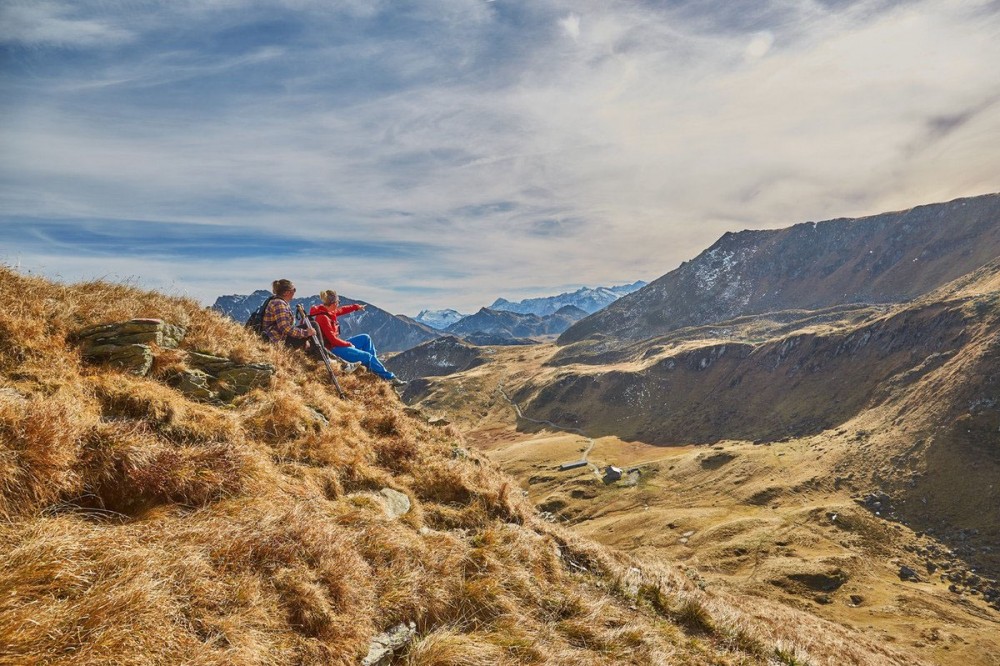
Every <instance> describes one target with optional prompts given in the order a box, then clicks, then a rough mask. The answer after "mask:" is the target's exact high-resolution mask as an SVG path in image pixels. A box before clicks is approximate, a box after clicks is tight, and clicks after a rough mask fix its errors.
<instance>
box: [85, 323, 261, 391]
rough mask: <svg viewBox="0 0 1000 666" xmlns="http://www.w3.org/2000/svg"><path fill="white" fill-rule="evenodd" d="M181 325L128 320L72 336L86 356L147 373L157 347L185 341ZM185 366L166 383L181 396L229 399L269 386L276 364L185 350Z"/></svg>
mask: <svg viewBox="0 0 1000 666" xmlns="http://www.w3.org/2000/svg"><path fill="white" fill-rule="evenodd" d="M185 332H186V331H185V329H184V327H182V326H176V325H173V324H168V323H166V322H164V321H161V320H159V319H132V320H130V321H126V322H120V323H113V324H101V325H100V326H92V327H90V328H85V329H83V330H82V331H79V332H77V333H76V334H74V335H72V336H71V339H72V340H73V341H75V342H76V343H77V344H78V345H79V346H80V350H81V353H82V355H83V358H84V360H86V361H89V362H91V363H101V364H105V365H111V366H116V367H119V368H122V369H123V370H125V371H127V372H131V373H132V374H135V375H139V376H145V375H146V374H148V373H149V370H150V369H151V368H152V366H153V360H154V357H155V350H156V349H174V348H176V347H177V346H178V345H180V344H181V342H182V341H183V340H184V335H185ZM185 358H186V361H187V365H188V367H187V368H186V369H184V370H181V371H178V372H176V373H174V374H173V375H172V376H171V377H170V378H169V380H168V381H169V383H170V384H171V385H172V386H173V387H174V388H176V389H177V390H179V391H180V392H181V393H183V394H184V395H186V396H188V397H189V398H192V399H194V400H202V401H206V402H229V401H231V400H232V399H233V398H235V397H236V396H239V395H243V394H245V393H249V392H250V391H251V390H253V389H255V388H261V387H266V386H269V385H270V383H271V378H272V377H273V376H274V366H271V365H269V364H266V363H237V362H236V361H233V360H232V359H228V358H224V357H221V356H212V355H210V354H203V353H200V352H193V351H189V352H187V353H186V356H185Z"/></svg>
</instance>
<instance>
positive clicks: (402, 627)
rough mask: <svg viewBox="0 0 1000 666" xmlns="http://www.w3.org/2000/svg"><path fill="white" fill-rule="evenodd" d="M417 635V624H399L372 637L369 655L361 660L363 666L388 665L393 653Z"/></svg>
mask: <svg viewBox="0 0 1000 666" xmlns="http://www.w3.org/2000/svg"><path fill="white" fill-rule="evenodd" d="M416 635H417V625H416V624H414V623H413V622H410V623H409V624H397V625H396V626H395V627H393V628H392V629H389V630H388V631H386V632H384V633H381V634H379V635H378V636H376V637H375V638H373V639H372V642H371V645H370V646H369V648H368V655H367V656H366V657H365V658H364V659H362V660H361V666H386V665H387V664H389V660H390V659H391V658H392V655H393V654H394V653H396V652H398V651H400V650H402V649H403V648H404V647H406V646H407V645H409V644H410V643H411V642H412V641H413V638H414V637H415V636H416Z"/></svg>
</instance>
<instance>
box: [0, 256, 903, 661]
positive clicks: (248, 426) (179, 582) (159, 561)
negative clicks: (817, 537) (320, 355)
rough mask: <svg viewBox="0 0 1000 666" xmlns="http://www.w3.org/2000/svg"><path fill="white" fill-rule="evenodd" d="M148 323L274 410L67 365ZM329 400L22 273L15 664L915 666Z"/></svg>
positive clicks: (383, 393) (6, 371)
mask: <svg viewBox="0 0 1000 666" xmlns="http://www.w3.org/2000/svg"><path fill="white" fill-rule="evenodd" d="M133 317H159V318H162V319H164V320H166V321H168V322H171V323H175V324H180V325H183V326H186V327H187V329H188V335H187V338H186V339H185V341H184V343H183V345H182V350H183V349H191V350H195V349H196V350H201V351H207V352H211V353H215V354H220V355H225V356H229V357H231V358H234V359H237V360H241V361H267V362H270V363H272V364H274V365H275V366H276V367H277V375H276V380H275V382H274V385H273V386H272V387H271V388H269V389H268V390H257V391H254V392H252V393H250V394H248V395H246V396H244V397H243V398H241V399H239V400H238V401H237V402H236V404H235V405H234V406H233V407H232V408H225V409H224V408H218V407H214V406H209V405H204V404H199V403H196V402H192V401H190V400H188V399H186V398H185V397H183V396H182V395H181V394H180V393H178V392H176V391H175V390H173V389H171V388H169V387H168V386H167V385H166V383H165V381H164V380H165V379H166V378H167V377H168V376H169V374H170V372H171V371H172V370H175V369H177V368H178V367H181V366H183V364H184V354H183V351H178V350H157V359H156V363H155V364H154V369H153V371H152V374H151V376H149V377H146V378H136V377H132V376H130V375H127V374H123V373H121V372H118V371H115V370H111V369H107V368H104V367H100V366H88V365H84V364H83V363H82V362H81V360H80V356H79V351H78V350H77V349H75V348H74V347H73V346H72V345H70V344H68V343H67V339H68V337H69V336H70V335H71V334H72V333H73V332H74V331H77V330H79V329H81V328H83V327H85V326H88V325H92V324H97V323H105V322H113V321H123V320H127V319H129V318H133ZM322 377H323V373H322V369H321V368H320V367H318V366H316V365H315V364H312V363H310V362H307V361H304V360H303V359H300V358H298V357H295V356H293V355H291V354H289V353H288V352H286V351H284V350H279V349H274V348H270V347H267V346H265V345H263V344H261V343H259V342H257V341H255V340H253V339H251V338H250V337H249V336H248V335H246V334H245V333H244V332H243V331H242V330H241V329H240V328H239V327H236V326H233V325H232V324H230V323H228V322H227V321H226V320H224V319H223V318H221V317H220V316H218V315H216V314H214V313H212V312H209V311H205V310H203V309H201V308H200V307H199V306H198V305H197V304H196V303H194V302H192V301H189V300H182V299H176V298H168V297H165V296H162V295H159V294H155V293H144V292H140V291H138V290H136V289H133V288H130V287H127V286H120V285H112V284H107V283H90V284H83V285H69V286H63V285H57V284H53V283H50V282H47V281H44V280H41V279H38V278H32V277H25V276H22V275H19V274H16V273H14V272H12V271H9V270H7V269H2V268H0V562H2V563H3V566H2V567H0V645H3V646H4V649H3V650H2V651H0V664H36V663H62V664H167V663H181V662H183V663H189V664H310V663H316V664H319V663H322V664H331V663H332V664H335V663H344V664H349V663H357V662H358V661H359V659H360V658H361V657H363V656H364V654H365V653H366V651H367V648H368V645H369V642H370V640H371V638H372V637H373V636H374V635H375V634H377V633H378V632H380V631H382V630H384V629H385V628H387V627H390V626H393V625H395V624H397V623H399V622H409V621H413V622H415V623H416V625H417V628H418V631H419V636H418V639H417V641H416V642H415V643H414V644H413V645H412V646H411V647H410V649H409V650H408V651H407V652H406V654H403V655H399V656H398V660H399V661H400V662H401V663H408V664H504V663H512V664H513V663H563V664H612V663H642V664H645V663H718V664H739V663H773V661H774V660H775V659H777V660H778V661H779V663H814V664H843V663H857V664H890V663H909V661H908V660H905V659H903V658H901V657H899V656H896V655H895V653H894V652H892V651H891V650H890V649H888V648H885V647H883V646H881V645H878V644H876V643H875V642H872V641H869V640H867V639H865V638H864V637H861V636H860V635H858V634H856V633H854V632H851V631H848V630H845V629H843V628H841V627H838V626H835V625H833V624H830V623H826V622H822V621H819V620H816V619H814V618H812V617H810V616H808V615H806V614H802V613H798V612H796V611H793V610H790V609H788V608H786V607H783V606H781V605H776V604H770V603H768V602H766V601H763V600H757V599H754V600H752V601H751V600H749V599H748V598H742V597H736V596H727V595H724V594H709V593H707V592H704V591H702V590H700V589H699V588H698V587H697V586H696V585H695V584H694V582H692V581H691V580H690V579H689V578H687V577H686V576H684V575H682V574H681V573H679V572H678V570H676V569H674V568H672V567H667V566H665V565H662V564H649V563H642V562H639V561H637V560H634V559H632V558H630V557H627V556H624V555H621V554H619V553H616V552H614V551H610V550H607V549H605V548H603V547H600V546H597V545H595V544H594V543H592V542H590V541H587V540H584V539H581V538H579V537H576V536H574V535H573V534H572V533H570V532H569V531H567V530H564V529H561V528H559V527H557V526H555V525H552V524H549V523H546V522H544V521H542V520H540V519H539V518H538V517H536V516H535V514H534V512H533V509H532V507H531V505H530V504H529V503H528V502H527V501H526V500H525V499H524V498H523V497H522V495H521V492H520V490H519V489H518V487H517V486H516V484H514V482H513V481H512V479H510V478H509V477H507V476H506V475H504V474H502V473H500V472H499V471H498V470H497V469H496V468H495V467H494V466H493V465H492V464H491V463H489V462H488V461H486V460H485V459H483V458H481V457H480V456H478V455H477V454H476V453H474V452H467V451H465V450H464V449H463V448H462V442H461V437H460V435H459V434H458V433H457V431H454V430H451V429H435V428H431V427H430V426H428V425H427V424H426V423H423V422H422V421H419V420H417V419H414V418H411V417H408V416H406V415H405V414H404V412H403V411H402V405H401V404H400V403H399V401H398V398H397V397H396V396H395V394H393V393H392V392H391V391H390V390H389V389H388V387H387V385H386V384H385V383H383V382H379V381H377V380H376V379H375V378H374V377H372V376H370V375H358V376H354V375H352V376H350V377H346V378H344V380H343V384H344V388H345V389H346V390H347V391H348V392H349V393H350V395H351V400H350V401H349V402H344V401H340V400H339V399H337V398H336V397H335V395H334V394H332V392H331V391H330V390H329V387H328V386H326V385H325V384H324V383H323V381H322ZM320 415H321V416H322V418H320ZM385 487H389V488H394V489H397V490H399V491H402V492H404V493H406V494H407V495H408V496H409V497H410V499H411V501H412V502H413V509H412V510H411V511H410V512H409V513H408V514H406V515H405V516H403V517H402V518H401V519H395V520H394V519H391V518H389V517H387V514H386V512H385V507H384V503H383V500H382V499H381V498H380V496H379V495H378V491H379V490H380V489H382V488H385Z"/></svg>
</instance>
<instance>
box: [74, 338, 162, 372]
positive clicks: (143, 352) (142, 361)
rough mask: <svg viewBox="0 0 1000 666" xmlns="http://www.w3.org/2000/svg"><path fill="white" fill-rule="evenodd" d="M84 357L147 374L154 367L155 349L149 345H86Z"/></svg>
mask: <svg viewBox="0 0 1000 666" xmlns="http://www.w3.org/2000/svg"><path fill="white" fill-rule="evenodd" d="M83 358H84V359H86V360H88V361H90V362H92V363H106V364H108V365H111V366H114V367H118V368H122V369H123V370H127V371H128V372H131V373H132V374H134V375H139V376H140V377H142V376H145V375H146V374H147V373H148V372H149V369H150V368H152V367H153V351H152V350H151V349H150V348H149V345H140V344H127V345H118V344H103V345H95V346H92V347H85V348H84V350H83Z"/></svg>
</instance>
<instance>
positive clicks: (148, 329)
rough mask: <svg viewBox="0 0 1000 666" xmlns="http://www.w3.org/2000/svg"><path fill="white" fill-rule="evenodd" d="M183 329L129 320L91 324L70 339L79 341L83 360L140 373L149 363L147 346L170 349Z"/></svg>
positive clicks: (176, 342) (181, 336) (149, 365)
mask: <svg viewBox="0 0 1000 666" xmlns="http://www.w3.org/2000/svg"><path fill="white" fill-rule="evenodd" d="M185 332H186V331H185V329H184V327H182V326H174V325H173V324H168V323H166V322H164V321H162V320H160V319H132V320H129V321H126V322H119V323H115V324H101V325H99V326H91V327H90V328H85V329H83V330H82V331H78V332H77V333H76V334H74V335H73V336H72V338H73V340H74V341H76V342H77V343H79V345H80V348H81V351H82V352H83V358H84V359H86V360H87V361H90V362H92V363H106V364H109V365H113V366H117V367H120V368H123V369H125V370H127V371H128V372H131V373H133V374H136V375H140V376H142V375H145V374H146V373H148V372H149V369H150V368H151V367H152V366H153V350H152V349H151V347H150V345H156V346H158V347H163V348H166V349H172V348H174V347H177V345H179V344H180V343H181V341H182V340H183V339H184V334H185Z"/></svg>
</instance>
